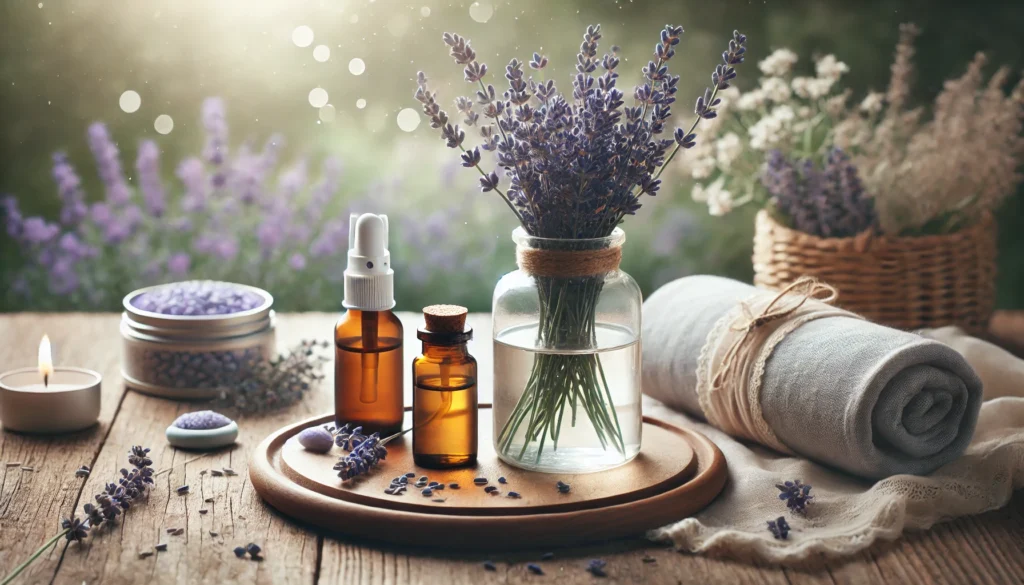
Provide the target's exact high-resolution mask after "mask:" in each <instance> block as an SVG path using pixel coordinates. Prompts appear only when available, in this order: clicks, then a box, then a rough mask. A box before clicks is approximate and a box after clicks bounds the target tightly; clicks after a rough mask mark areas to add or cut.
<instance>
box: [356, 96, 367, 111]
mask: <svg viewBox="0 0 1024 585" xmlns="http://www.w3.org/2000/svg"><path fill="white" fill-rule="evenodd" d="M356 107H357V108H359V109H360V110H361V109H363V108H365V107H366V100H364V99H363V98H359V99H357V100H356Z"/></svg>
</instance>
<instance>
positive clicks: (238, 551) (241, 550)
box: [235, 546, 245, 558]
mask: <svg viewBox="0 0 1024 585" xmlns="http://www.w3.org/2000/svg"><path fill="white" fill-rule="evenodd" d="M235 556H236V557H238V558H242V557H244V556H245V548H244V547H241V546H236V547H235Z"/></svg>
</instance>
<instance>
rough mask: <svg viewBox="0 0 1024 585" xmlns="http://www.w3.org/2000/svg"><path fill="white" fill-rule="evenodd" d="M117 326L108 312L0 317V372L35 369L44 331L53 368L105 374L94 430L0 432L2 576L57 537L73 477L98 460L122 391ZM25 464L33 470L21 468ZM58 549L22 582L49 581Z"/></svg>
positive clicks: (77, 484) (73, 498) (72, 497)
mask: <svg viewBox="0 0 1024 585" xmlns="http://www.w3.org/2000/svg"><path fill="white" fill-rule="evenodd" d="M117 322H118V321H117V317H116V316H113V315H104V316H96V315H85V314H74V313H69V314H63V315H45V314H35V313H20V314H15V315H3V316H0V339H3V343H2V344H0V371H8V370H12V369H15V368H22V367H28V366H35V365H36V356H37V351H38V346H39V340H40V338H41V337H42V336H43V334H44V333H46V334H48V335H49V336H50V339H51V343H52V344H53V350H54V360H55V362H56V364H57V365H75V366H83V367H88V368H90V369H93V370H96V371H98V372H99V373H100V374H101V375H102V376H103V398H102V408H101V411H100V424H99V425H97V426H94V427H92V428H90V429H86V430H84V431H81V432H78V433H73V434H69V435H63V436H59V437H45V436H33V435H23V434H19V433H12V432H6V431H5V432H0V575H4V574H7V572H8V571H9V570H11V569H12V568H14V567H15V566H16V565H18V564H19V563H21V562H22V561H23V560H24V559H25V558H27V557H28V556H29V555H31V554H32V553H33V552H34V551H35V550H36V549H37V548H38V547H39V546H40V545H42V544H43V543H44V542H46V541H47V540H49V539H50V538H51V537H52V536H53V535H54V534H56V533H57V532H59V531H60V519H61V517H62V516H66V515H68V514H69V512H70V511H71V510H72V509H73V508H74V507H75V504H76V502H77V501H78V495H79V492H80V489H81V486H82V483H83V480H82V479H79V478H76V477H75V470H76V469H78V468H79V467H80V466H82V465H83V464H86V465H88V464H91V463H92V462H93V461H94V459H95V458H96V456H97V454H98V453H99V450H100V447H101V446H102V444H103V441H104V440H105V437H106V435H107V432H108V430H109V428H110V424H111V421H112V420H113V419H114V416H115V413H116V412H117V410H118V408H119V406H120V403H121V398H122V395H123V394H124V389H123V388H122V385H121V382H120V374H119V370H120V346H119V345H118V344H117V343H116V341H117ZM95 340H103V343H94V341H95ZM7 463H20V464H21V465H19V466H14V467H10V466H7V465H6V464H7ZM22 465H23V466H26V467H31V468H33V470H34V471H23V470H22V469H21V466H22ZM62 547H63V545H58V546H56V547H53V548H51V549H50V550H49V551H48V553H47V554H45V555H44V556H42V557H41V558H40V559H39V560H37V561H36V562H35V563H34V564H33V565H32V566H31V567H30V568H29V569H28V570H26V572H25V573H22V576H21V581H20V582H21V583H34V582H49V580H50V577H51V576H52V575H53V573H54V570H55V569H56V567H57V564H58V562H59V559H60V553H61V550H62Z"/></svg>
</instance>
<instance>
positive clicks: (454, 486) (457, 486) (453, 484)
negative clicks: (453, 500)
mask: <svg viewBox="0 0 1024 585" xmlns="http://www.w3.org/2000/svg"><path fill="white" fill-rule="evenodd" d="M448 487H450V488H452V489H453V490H457V489H459V484H457V483H450V484H448Z"/></svg>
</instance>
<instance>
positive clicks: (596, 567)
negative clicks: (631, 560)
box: [587, 559, 608, 577]
mask: <svg viewBox="0 0 1024 585" xmlns="http://www.w3.org/2000/svg"><path fill="white" fill-rule="evenodd" d="M607 564H608V563H606V562H605V561H604V560H603V559H590V562H589V563H587V571H590V574H591V575H593V576H595V577H607V576H608V574H607V573H605V572H604V568H605V565H607Z"/></svg>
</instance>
